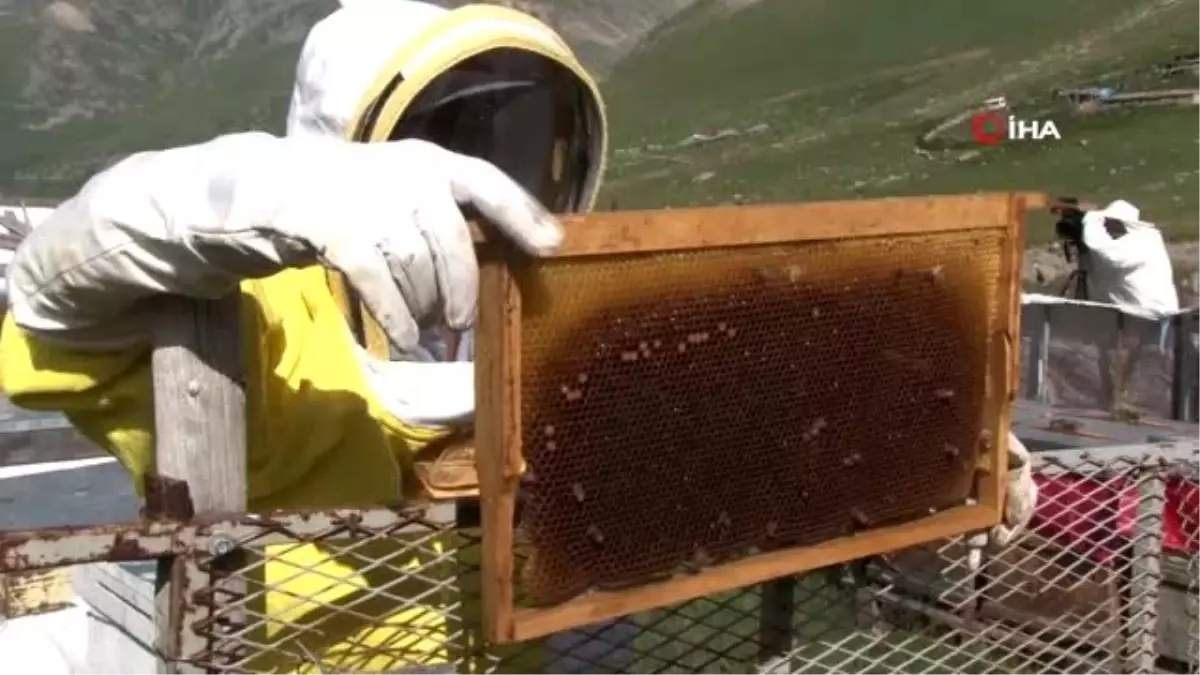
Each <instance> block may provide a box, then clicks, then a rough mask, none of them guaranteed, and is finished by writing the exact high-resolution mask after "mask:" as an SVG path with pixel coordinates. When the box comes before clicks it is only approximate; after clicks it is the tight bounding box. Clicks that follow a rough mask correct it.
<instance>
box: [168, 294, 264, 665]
mask: <svg viewBox="0 0 1200 675" xmlns="http://www.w3.org/2000/svg"><path fill="white" fill-rule="evenodd" d="M156 310H157V311H156V317H155V319H156V322H155V329H154V352H153V356H152V365H153V378H154V434H155V462H156V468H155V473H154V476H153V477H152V478H150V479H148V481H147V491H146V498H147V511H148V513H149V515H150V516H151V517H157V518H169V519H179V520H186V519H189V518H191V517H193V516H195V515H209V514H218V513H229V514H233V513H242V512H244V511H245V510H246V494H247V478H246V424H245V415H246V399H245V391H244V388H243V383H242V380H243V374H242V359H241V348H242V345H241V340H240V337H241V334H240V330H239V329H240V316H241V294H240V293H236V292H235V293H232V294H230V295H228V296H226V297H224V298H222V299H220V300H214V301H200V300H189V299H186V298H178V297H168V298H162V299H161V300H160V301H159V303H158V306H157V308H156ZM214 553H216V552H214ZM222 553H223V555H219V556H217V559H216V560H214V565H213V567H214V569H215V571H217V573H218V575H219V574H220V571H221V570H224V571H226V572H235V571H238V570H240V568H241V564H240V563H241V560H240V555H239V551H237V550H234V551H231V552H227V553H226V552H222ZM204 584H208V585H214V586H216V585H220V587H221V590H222V591H224V593H222V594H221V595H219V596H218V595H217V594H213V595H212V597H230V595H232V596H233V597H241V596H243V595H244V592H239V591H244V589H243V588H242V587H243V586H244V582H240V581H232V580H229V579H221V578H220V576H218V577H217V578H216V579H212V578H210V577H209V576H208V575H203V574H201V573H200V571H199V569H198V568H197V567H196V564H195V562H194V561H192V560H190V559H184V558H167V559H163V560H162V561H161V562H160V565H159V571H158V578H157V583H156V586H157V589H156V600H155V605H156V611H155V614H156V616H155V627H156V631H157V636H156V643H157V644H156V646H157V648H158V651H159V653H160V668H162V669H163V670H166V671H168V672H192V671H194V669H195V668H196V667H197V666H196V664H193V663H190V662H189V659H192V658H196V657H198V656H201V655H213V654H222V653H224V652H225V650H226V648H225V646H224V645H220V644H216V641H215V640H211V639H208V638H206V637H204V636H201V635H197V634H196V633H195V632H194V631H193V630H192V629H191V628H190V626H192V625H193V624H194V623H195V621H196V620H198V619H201V618H204V617H205V616H207V615H208V614H210V613H211V611H206V610H205V609H204V608H201V607H198V606H197V605H196V604H195V603H194V602H185V600H186V593H187V592H195V591H196V590H199V589H198V588H197V585H204ZM238 618H239V617H238V616H227V619H228V620H229V622H230V623H232V624H233V625H235V626H236V625H240V624H241V622H240V621H238Z"/></svg>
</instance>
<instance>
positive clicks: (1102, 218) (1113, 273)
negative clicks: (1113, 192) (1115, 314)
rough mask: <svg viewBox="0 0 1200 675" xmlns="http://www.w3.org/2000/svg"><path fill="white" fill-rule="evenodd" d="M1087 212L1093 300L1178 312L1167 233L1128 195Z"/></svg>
mask: <svg viewBox="0 0 1200 675" xmlns="http://www.w3.org/2000/svg"><path fill="white" fill-rule="evenodd" d="M1083 211H1084V214H1083V233H1082V240H1083V244H1084V247H1085V250H1086V251H1087V256H1086V257H1085V258H1084V263H1083V264H1084V265H1085V266H1086V271H1087V280H1088V291H1089V293H1088V299H1089V300H1094V301H1096V302H1106V303H1110V304H1114V305H1120V306H1122V307H1128V308H1133V309H1135V310H1142V312H1152V313H1154V314H1157V315H1159V316H1165V315H1169V314H1173V313H1175V312H1178V311H1179V294H1178V292H1177V291H1176V289H1175V277H1174V273H1173V271H1172V269H1171V257H1170V255H1169V254H1168V253H1167V246H1166V244H1165V243H1164V242H1163V236H1162V232H1160V231H1159V229H1158V228H1157V227H1155V226H1154V225H1153V224H1152V223H1148V222H1145V221H1143V220H1141V212H1140V211H1138V209H1137V207H1136V206H1134V205H1133V204H1130V203H1129V202H1127V201H1125V200H1122V199H1118V200H1117V201H1115V202H1112V203H1111V204H1109V205H1108V206H1106V207H1104V208H1103V209H1098V208H1094V207H1093V208H1087V207H1084V208H1083Z"/></svg>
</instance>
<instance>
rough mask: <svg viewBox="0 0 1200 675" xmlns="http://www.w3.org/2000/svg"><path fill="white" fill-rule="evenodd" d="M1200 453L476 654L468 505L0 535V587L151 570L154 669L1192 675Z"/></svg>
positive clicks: (1101, 453)
mask: <svg viewBox="0 0 1200 675" xmlns="http://www.w3.org/2000/svg"><path fill="white" fill-rule="evenodd" d="M1196 451H1197V443H1196V442H1192V441H1188V442H1175V443H1164V444H1155V445H1148V446H1129V447H1115V448H1093V449H1091V450H1088V451H1080V450H1055V451H1049V452H1042V453H1039V454H1037V455H1036V456H1035V463H1036V471H1037V473H1036V476H1037V479H1038V484H1039V489H1040V492H1041V500H1040V503H1039V508H1038V515H1037V518H1036V519H1035V521H1034V524H1033V526H1032V527H1031V528H1030V530H1029V531H1028V532H1025V533H1024V534H1023V535H1021V536H1020V537H1019V538H1018V539H1017V540H1016V541H1015V542H1013V543H1011V544H1010V545H1009V546H1008V547H1007V548H1005V549H1003V550H991V549H989V548H988V546H986V537H968V538H963V539H957V540H954V541H946V542H941V543H939V544H937V545H931V546H927V547H923V548H920V549H915V550H904V551H897V552H894V553H892V554H889V555H886V556H880V557H877V558H872V559H866V560H860V561H857V562H855V563H853V564H850V565H845V566H840V567H838V568H834V569H824V570H819V571H815V572H812V573H808V574H804V575H800V576H797V577H792V578H785V579H778V580H775V581H773V582H770V583H768V584H764V585H762V586H760V587H755V588H749V589H743V590H742V591H738V592H734V593H730V594H726V595H723V596H720V597H709V598H704V599H698V600H694V601H691V602H688V603H686V604H683V605H680V606H677V607H673V608H670V609H666V610H661V611H656V612H652V613H646V614H640V615H636V616H629V617H625V618H623V619H621V620H618V621H615V622H610V623H607V624H604V625H599V626H594V627H592V628H590V629H587V630H583V631H577V632H573V633H569V634H560V635H555V636H551V637H550V638H547V639H544V640H540V641H537V642H535V643H528V644H523V645H516V646H509V647H497V646H493V645H489V644H486V643H485V642H484V641H483V640H481V639H480V636H479V626H480V618H479V612H480V595H479V591H478V589H479V555H480V533H479V529H478V527H477V525H478V512H477V507H475V506H474V505H473V504H470V503H467V502H461V503H444V504H437V505H432V506H430V507H428V508H413V509H404V510H388V509H377V510H368V511H352V510H345V511H322V512H312V513H275V514H261V515H245V516H241V517H233V518H228V519H214V520H201V521H193V522H188V523H172V522H141V523H135V524H123V525H110V526H100V527H87V528H62V529H57V530H40V531H33V532H22V533H16V532H8V533H2V534H0V573H21V572H28V571H31V570H38V569H45V568H49V567H57V566H64V565H78V564H87V563H94V562H99V561H130V560H150V559H153V560H158V587H157V598H156V611H155V615H156V616H155V626H156V631H157V635H156V636H155V640H154V641H155V650H156V652H157V654H158V656H159V659H160V666H161V669H162V670H164V671H168V670H177V671H210V672H314V673H315V672H374V673H383V672H386V673H395V672H747V671H751V672H754V671H757V672H776V673H804V672H846V673H858V672H896V673H918V672H951V671H954V672H964V673H985V672H997V673H1006V672H1046V673H1049V672H1062V673H1074V672H1130V673H1149V672H1189V673H1196V672H1200V657H1198V655H1197V649H1198V642H1200V638H1198V636H1197V634H1198V633H1200V625H1198V624H1197V615H1196V597H1197V571H1198V570H1197V563H1196V560H1197V559H1196V550H1197V530H1198V525H1200V522H1198V521H1200V514H1198V512H1197V509H1198V506H1197V504H1198V499H1200V494H1198V492H1200V488H1198V487H1197V478H1198V473H1200V467H1198V464H1197V458H1196Z"/></svg>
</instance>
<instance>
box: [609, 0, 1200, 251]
mask: <svg viewBox="0 0 1200 675" xmlns="http://www.w3.org/2000/svg"><path fill="white" fill-rule="evenodd" d="M724 4H727V3H724ZM743 4H745V3H743ZM721 5H722V3H720V2H719V1H718V0H710V1H708V2H700V3H698V4H697V5H696V6H694V7H693V8H692V9H690V10H688V11H687V12H685V13H683V14H681V15H680V16H678V17H677V18H676V19H675V20H674V21H672V22H670V23H669V24H667V25H664V26H663V27H661V28H660V29H659V31H658V32H657V33H656V34H655V35H653V36H652V38H651V39H650V40H648V41H647V42H646V44H645V45H644V46H643V47H642V48H641V49H639V50H638V51H636V52H634V53H633V54H631V55H630V56H629V57H627V58H626V59H625V60H624V61H622V62H621V63H619V64H618V65H617V67H616V69H615V71H614V73H613V75H612V76H611V78H609V81H608V82H607V92H608V97H609V100H610V106H611V109H612V118H613V124H614V148H615V149H616V155H615V157H614V160H613V167H612V172H611V173H610V177H609V183H608V187H607V193H606V196H605V203H611V202H612V201H613V200H615V201H616V203H617V204H618V206H619V207H620V208H637V207H651V206H662V205H674V206H681V205H695V204H713V203H723V202H729V201H734V200H737V199H743V200H745V201H748V202H754V201H784V200H811V199H840V198H850V197H854V196H880V195H903V194H929V193H941V192H961V191H970V190H982V189H1041V190H1047V191H1050V192H1054V193H1064V194H1079V195H1086V196H1088V197H1092V198H1094V199H1096V200H1104V199H1108V198H1114V197H1117V196H1120V197H1124V198H1127V199H1130V200H1132V201H1134V202H1136V203H1138V204H1139V205H1140V206H1141V207H1142V208H1143V212H1144V214H1145V216H1146V217H1147V218H1148V219H1152V220H1156V221H1158V222H1159V223H1160V224H1162V225H1163V227H1164V228H1165V229H1167V230H1168V231H1169V232H1171V233H1173V234H1174V235H1176V236H1179V235H1186V236H1190V237H1194V236H1195V233H1196V221H1197V217H1198V215H1197V214H1198V207H1197V201H1198V200H1197V163H1196V157H1197V139H1198V136H1197V113H1196V108H1195V107H1194V106H1186V107H1172V106H1155V107H1138V108H1122V109H1120V110H1118V111H1115V112H1102V113H1097V114H1092V115H1087V116H1084V115H1081V114H1079V113H1076V112H1074V111H1073V110H1071V109H1069V108H1067V107H1064V106H1062V105H1061V104H1060V103H1058V102H1057V99H1056V98H1055V97H1054V96H1053V91H1054V90H1055V89H1058V88H1064V87H1073V86H1080V85H1092V84H1107V85H1111V86H1116V87H1118V88H1120V89H1122V90H1126V91H1129V90H1143V89H1155V88H1165V87H1182V88H1195V87H1196V76H1195V74H1194V73H1193V74H1190V75H1185V76H1179V75H1175V76H1172V77H1170V78H1165V79H1164V78H1163V77H1161V76H1157V75H1154V74H1153V73H1152V70H1151V68H1150V66H1151V65H1152V64H1155V63H1158V62H1160V61H1166V60H1170V59H1171V57H1173V56H1174V55H1176V54H1180V53H1187V52H1194V51H1196V49H1197V44H1198V42H1200V40H1198V37H1197V33H1196V25H1197V20H1198V18H1200V16H1198V10H1197V4H1196V3H1195V2H1190V1H1182V0H1140V1H1138V2H1130V1H1129V0H1009V1H1007V2H1001V3H984V4H980V3H964V2H961V0H921V2H896V1H895V0H838V2H828V1H827V0H763V1H762V2H759V3H757V4H752V5H750V6H748V7H746V8H744V9H742V10H741V11H738V12H736V13H733V14H729V13H728V12H727V11H721ZM993 96H1005V97H1006V98H1007V99H1008V101H1009V102H1010V103H1011V104H1013V105H1014V107H1015V110H1016V114H1017V115H1018V116H1020V117H1022V118H1027V119H1036V118H1040V119H1053V120H1054V121H1055V123H1056V124H1057V125H1058V127H1059V129H1060V131H1061V132H1062V135H1063V140H1062V141H1061V142H1058V143H1053V142H1043V143H1025V144H1018V143H1010V144H1006V145H1004V146H1003V147H1000V148H996V149H990V148H989V149H986V150H984V149H980V148H976V147H967V146H966V144H963V145H962V147H958V148H951V149H948V150H939V151H936V152H933V153H919V152H918V151H917V146H916V141H917V139H918V138H919V137H920V136H921V135H923V134H924V133H925V132H926V131H927V130H929V129H930V128H932V127H934V126H935V125H937V124H938V123H940V122H941V121H943V120H945V119H947V118H949V117H952V116H953V115H955V114H957V113H959V112H961V111H962V110H964V109H965V108H967V107H968V106H972V105H975V104H978V103H980V102H981V101H983V100H984V99H986V98H989V97H993ZM722 129H735V130H738V131H740V132H742V133H741V134H740V135H735V136H731V137H728V138H724V139H722V140H717V141H712V142H706V143H698V144H693V145H690V146H686V147H683V146H681V145H680V141H682V140H683V139H685V138H687V137H688V136H690V135H691V134H694V133H712V132H714V131H719V130H722ZM747 132H749V133H747ZM952 135H953V134H952Z"/></svg>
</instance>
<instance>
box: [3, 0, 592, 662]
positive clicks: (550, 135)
mask: <svg viewBox="0 0 1200 675" xmlns="http://www.w3.org/2000/svg"><path fill="white" fill-rule="evenodd" d="M347 141H362V142H347ZM605 147H606V121H605V114H604V107H603V102H602V99H601V96H600V93H599V91H598V90H597V88H596V85H595V83H594V81H593V79H592V78H591V76H590V75H589V74H588V72H587V71H586V70H585V69H584V68H583V67H582V66H581V65H580V63H579V62H578V60H577V59H576V57H575V56H574V54H573V53H572V52H571V51H570V49H569V48H568V46H567V45H566V43H565V42H564V41H563V40H562V38H561V37H559V36H558V35H557V34H556V33H555V32H554V31H553V30H552V29H551V28H549V27H548V26H546V25H545V24H543V23H542V22H540V21H538V20H536V19H534V18H532V17H530V16H528V15H525V14H523V13H520V12H517V11H514V10H511V9H506V8H503V7H496V6H487V5H469V6H465V7H461V8H458V9H455V10H445V9H442V8H439V7H436V6H434V5H431V4H427V3H423V2H413V1H408V0H357V1H356V2H346V3H344V5H343V6H342V7H340V8H339V9H337V10H336V11H334V12H333V13H332V14H331V15H329V16H328V17H326V18H325V19H323V20H322V21H320V22H318V23H317V24H316V25H314V27H313V28H312V29H311V32H310V34H309V35H308V37H307V39H306V41H305V44H304V47H303V49H302V52H301V56H300V60H299V63H298V66H297V70H296V81H295V86H294V89H293V96H292V102H291V106H290V109H289V112H288V120H287V136H286V137H285V138H277V137H274V136H271V135H269V134H265V133H260V132H246V133H237V134H230V135H226V136H221V137H218V138H216V139H213V140H211V141H208V142H205V143H200V144H196V145H191V146H185V147H178V148H170V149H165V150H161V151H148V152H141V153H138V154H135V155H132V156H130V157H128V158H126V159H124V160H121V161H119V162H117V163H116V164H115V165H113V166H111V167H109V168H108V169H106V170H104V171H102V172H101V173H99V174H97V175H95V176H94V177H92V178H91V179H90V180H89V181H88V182H87V183H86V184H85V185H84V186H83V187H82V189H81V190H80V191H79V193H78V194H76V195H75V196H74V197H72V198H71V199H69V200H67V201H66V202H64V203H63V204H62V205H61V206H59V207H58V208H57V209H56V210H55V211H54V212H53V213H52V214H50V215H49V216H48V217H47V219H46V220H45V221H44V222H43V223H42V224H41V225H40V226H39V227H38V228H36V229H34V230H33V231H32V232H31V233H29V234H28V236H27V238H25V239H24V241H22V242H21V243H20V245H19V246H18V247H17V250H16V251H15V253H14V256H13V259H12V261H11V264H10V267H9V275H8V282H9V283H8V291H9V303H10V305H9V310H10V311H9V312H8V313H7V315H6V317H5V324H4V328H3V330H2V331H0V386H2V388H3V390H4V393H5V394H6V395H8V396H9V398H10V399H11V400H12V402H13V403H15V404H16V405H18V406H22V407H26V408H31V409H38V410H57V411H62V412H64V413H65V414H66V416H67V417H68V419H69V420H70V421H71V422H72V424H73V425H74V426H75V427H76V428H78V429H79V430H80V431H81V432H82V433H83V434H84V435H85V436H87V437H88V438H89V439H90V440H91V441H93V442H95V443H97V444H98V445H100V446H101V447H103V448H105V449H106V450H108V451H109V452H110V453H112V454H113V455H114V456H115V457H116V458H117V459H118V461H119V462H120V463H121V464H122V465H123V466H124V467H125V468H126V469H127V470H128V472H129V473H130V475H131V478H132V479H133V482H134V485H135V486H136V488H137V489H138V490H139V491H141V490H142V489H143V486H144V481H145V479H146V477H147V476H150V475H152V473H153V453H154V410H153V398H152V397H153V389H152V382H151V372H150V343H149V333H150V326H151V323H152V316H151V314H150V310H149V309H148V308H150V307H152V305H153V303H151V302H149V301H150V300H152V298H153V297H154V296H156V295H158V294H164V293H169V294H177V295H184V296H190V297H195V298H213V297H220V296H222V295H225V294H227V293H229V292H231V291H237V292H239V293H240V296H241V300H242V335H243V340H245V341H246V345H245V347H244V350H243V353H244V354H245V358H244V361H245V368H246V379H245V381H246V401H247V411H246V426H247V453H248V457H247V468H248V494H247V500H248V506H249V509H250V510H251V511H267V510H272V509H323V508H335V507H374V506H380V505H389V504H395V503H397V502H402V501H411V500H415V499H421V498H423V497H426V496H428V495H429V493H430V492H431V491H436V488H437V487H438V486H430V485H429V484H427V483H423V482H422V480H421V478H420V475H419V471H418V470H417V468H418V466H419V465H420V464H421V463H422V461H423V460H425V459H428V457H427V455H428V453H430V452H433V453H435V455H436V453H437V452H438V448H439V446H440V445H441V442H442V441H444V440H445V439H447V438H448V437H451V436H453V435H454V434H456V433H457V432H459V431H460V430H465V429H469V427H470V424H471V422H472V419H473V414H474V403H475V402H474V382H473V372H472V367H471V364H470V363H467V362H458V363H450V362H436V361H435V359H433V358H432V355H431V354H430V351H431V350H430V349H429V348H428V340H427V338H428V337H429V336H430V335H437V334H438V331H439V328H440V327H443V326H444V327H447V328H449V329H450V330H451V331H452V332H454V333H460V332H463V331H466V330H468V329H469V328H470V327H471V325H472V324H473V321H474V318H475V311H476V306H475V303H476V293H477V286H478V280H477V263H476V260H475V257H474V249H473V244H472V242H471V237H470V234H469V232H468V230H467V221H466V217H467V216H468V215H473V214H480V215H482V216H484V217H486V218H487V220H488V221H490V222H491V223H493V224H494V225H495V226H496V227H498V228H499V230H500V231H501V234H503V235H505V236H507V237H508V238H510V239H512V240H513V241H514V242H515V243H516V244H517V245H518V246H520V247H521V248H522V249H524V250H526V251H527V252H528V253H530V254H532V255H544V254H547V253H549V252H552V251H553V250H554V249H555V248H556V247H557V246H558V244H559V243H560V241H561V238H562V230H561V228H560V227H559V225H558V224H557V222H556V220H555V219H554V217H553V216H551V215H550V214H551V213H552V212H553V213H563V212H572V211H584V210H588V209H590V208H591V206H592V203H593V201H594V199H595V195H596V192H597V190H598V188H599V185H600V181H601V176H602V174H603V170H604V155H605ZM464 211H465V212H466V213H464ZM456 487H457V488H458V489H459V490H460V491H461V492H462V494H464V495H467V494H470V492H471V490H470V487H471V486H470V485H466V486H464V485H461V484H460V485H457V486H456ZM443 496H444V495H443ZM417 536H418V538H419V539H420V541H405V540H404V537H402V536H397V537H395V538H393V539H389V540H381V541H374V542H369V543H368V545H367V546H365V547H363V548H359V549H357V551H356V553H357V554H358V555H356V556H349V557H347V556H339V555H337V551H336V549H334V548H326V547H324V546H318V545H315V544H310V545H307V546H302V547H283V548H282V549H277V550H268V551H267V554H268V556H269V557H270V559H271V561H272V562H271V563H269V564H267V565H265V566H264V568H262V571H261V573H262V574H265V581H264V582H265V583H267V584H268V585H269V589H268V590H267V591H266V592H265V593H264V594H263V596H262V597H261V598H259V599H256V600H255V602H260V603H261V604H262V605H263V606H261V607H254V608H253V611H254V612H255V613H256V614H257V615H261V616H269V617H270V618H271V619H272V621H270V622H268V624H266V625H260V626H259V627H257V628H256V629H255V631H254V633H253V635H250V636H248V637H249V639H251V640H252V641H253V642H256V643H258V644H268V643H270V644H275V645H277V647H276V648H275V649H272V650H266V651H265V652H264V653H263V654H262V655H261V656H260V657H259V658H258V659H256V660H255V661H254V662H252V663H246V664H243V667H245V668H247V669H250V670H286V671H288V672H310V671H311V672H330V671H338V670H351V669H352V670H355V671H358V672H364V671H365V672H404V671H408V670H420V671H422V672H429V671H430V670H445V671H448V672H454V670H455V669H456V667H468V668H471V669H476V668H479V667H482V665H481V663H482V662H483V660H486V661H487V662H489V663H494V661H495V659H496V658H501V657H503V655H498V654H495V653H485V651H487V650H486V648H484V647H479V646H474V647H470V648H468V647H467V646H466V645H465V644H463V641H464V640H468V641H470V642H472V643H473V644H475V645H477V644H478V642H477V638H476V639H474V640H472V639H471V638H469V637H464V636H465V635H466V633H464V631H463V630H461V629H462V627H457V626H455V623H456V622H457V621H459V620H468V621H469V620H470V618H469V616H468V615H469V614H470V613H472V612H475V611H477V610H478V607H477V606H476V607H474V608H473V609H472V607H471V606H470V603H472V602H477V600H478V590H477V589H475V590H472V589H470V588H468V585H469V584H468V582H467V581H464V580H457V579H454V578H452V577H454V576H455V575H456V574H457V573H458V570H459V567H460V566H459V563H458V562H456V561H455V560H454V559H453V558H446V557H444V556H443V552H444V551H446V550H449V549H450V548H451V547H455V546H457V544H456V543H455V542H454V541H450V540H447V541H443V540H441V539H440V538H434V539H431V538H430V537H429V536H428V535H423V536H422V535H417ZM451 539H452V538H451ZM400 553H403V556H398V554H400ZM405 556H407V558H405ZM378 560H392V561H394V563H393V564H387V565H379V564H375V565H372V564H371V561H378ZM405 561H406V562H405ZM414 565H415V566H417V567H419V568H420V569H421V570H422V573H421V574H420V575H412V574H410V573H408V572H403V571H402V568H404V567H406V566H408V567H411V566H414ZM298 570H311V573H305V574H297V571H298ZM443 577H445V578H443ZM313 597H320V598H321V602H320V603H305V602H300V601H298V600H297V599H298V598H313ZM455 607H457V609H454V608H455ZM318 622H319V623H318ZM306 624H308V625H309V626H317V625H319V627H320V629H319V630H311V629H309V630H304V629H303V628H294V627H297V626H304V625H306ZM467 628H468V631H469V630H470V628H471V627H470V626H467ZM260 633H261V634H260ZM525 651H526V652H530V650H528V649H526V650H525ZM531 654H532V656H529V657H526V658H525V660H514V659H512V658H510V659H509V662H508V664H507V666H506V667H507V668H508V669H515V670H517V671H521V672H529V671H530V670H534V669H538V670H540V669H542V668H544V667H545V663H544V662H543V661H542V660H543V659H544V658H545V657H544V652H543V655H541V656H539V655H538V653H537V650H534V651H533V652H532V653H531ZM530 658H535V659H537V660H532V661H531V660H529V659H530ZM467 660H470V661H479V663H477V664H476V665H475V666H463V665H462V664H463V662H464V661H467ZM456 663H457V664H460V665H459V666H456V665H455V664H456Z"/></svg>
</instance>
